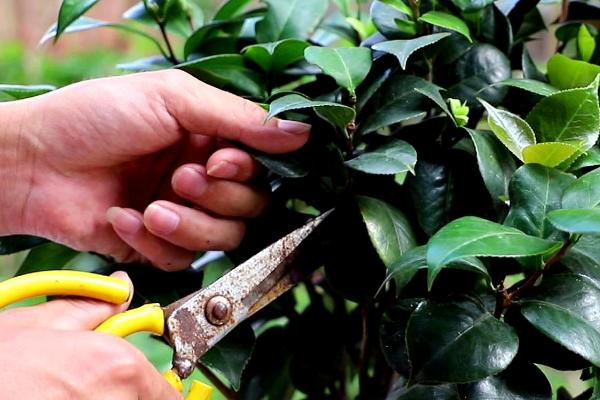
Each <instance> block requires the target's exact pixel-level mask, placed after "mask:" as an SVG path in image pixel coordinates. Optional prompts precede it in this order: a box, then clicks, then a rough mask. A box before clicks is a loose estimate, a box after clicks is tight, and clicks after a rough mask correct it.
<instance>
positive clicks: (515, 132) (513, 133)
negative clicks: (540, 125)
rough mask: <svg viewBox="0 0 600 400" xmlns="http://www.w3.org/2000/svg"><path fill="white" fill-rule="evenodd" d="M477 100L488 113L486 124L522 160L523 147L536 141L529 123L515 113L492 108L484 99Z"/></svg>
mask: <svg viewBox="0 0 600 400" xmlns="http://www.w3.org/2000/svg"><path fill="white" fill-rule="evenodd" d="M479 101H480V102H481V104H483V106H484V107H485V109H486V111H487V113H488V124H489V126H490V128H491V129H492V131H493V132H494V134H495V135H496V137H497V138H498V140H500V141H501V142H502V143H503V144H504V145H505V146H506V147H507V148H508V149H509V150H510V151H511V153H513V154H514V155H515V156H517V157H518V158H519V159H520V160H523V149H524V148H526V147H528V146H531V145H534V144H535V143H536V140H535V133H533V130H532V129H531V127H530V126H529V124H528V123H527V122H525V121H524V120H523V119H521V117H519V116H518V115H516V114H513V113H511V112H509V111H505V110H499V109H497V108H494V107H493V106H492V105H490V104H488V103H487V102H486V101H484V100H479Z"/></svg>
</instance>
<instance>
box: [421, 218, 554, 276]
mask: <svg viewBox="0 0 600 400" xmlns="http://www.w3.org/2000/svg"><path fill="white" fill-rule="evenodd" d="M559 246H560V243H556V242H553V241H550V240H545V239H541V238H538V237H534V236H529V235H526V234H525V233H523V232H521V231H520V230H518V229H515V228H511V227H507V226H504V225H500V224H497V223H495V222H491V221H487V220H485V219H481V218H477V217H463V218H460V219H457V220H455V221H452V222H451V223H449V224H448V225H446V226H445V227H443V228H442V229H440V230H439V231H438V232H437V233H436V234H435V235H434V236H433V237H432V238H431V239H430V240H429V244H428V245H427V264H428V265H429V275H428V282H429V286H430V287H431V285H432V284H433V281H434V279H435V278H436V276H437V274H438V273H439V272H440V270H441V269H442V268H443V267H444V266H445V265H447V264H448V263H450V262H452V261H455V260H459V259H461V258H464V257H470V256H474V257H478V256H481V257H527V256H534V255H539V254H544V253H548V252H551V251H553V250H556V249H557V248H558V247H559Z"/></svg>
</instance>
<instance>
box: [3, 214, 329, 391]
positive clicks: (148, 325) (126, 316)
mask: <svg viewBox="0 0 600 400" xmlns="http://www.w3.org/2000/svg"><path fill="white" fill-rule="evenodd" d="M331 212H332V211H328V212H327V213H324V214H323V215H321V216H320V217H318V218H316V219H314V220H312V221H310V222H308V223H307V224H306V225H304V226H302V227H300V228H298V229H296V230H295V231H293V232H291V233H290V234H288V235H286V236H284V237H282V238H281V239H279V240H278V241H276V242H275V243H273V244H272V245H270V246H269V247H267V248H265V249H264V250H262V251H261V252H259V253H258V254H256V255H255V256H253V257H251V258H250V259H248V260H247V261H245V262H244V263H242V264H241V265H239V266H238V267H237V268H234V269H233V270H232V271H230V272H229V273H227V274H225V275H224V276H222V277H221V278H220V279H219V280H217V281H216V282H214V283H213V284H211V285H209V286H207V287H206V288H204V289H202V290H200V291H198V292H195V293H193V294H191V295H189V296H187V297H185V298H183V299H181V300H178V301H176V302H175V303H172V304H170V305H168V306H166V307H161V305H159V304H146V305H143V306H141V307H139V308H135V309H132V310H129V311H125V312H123V313H120V314H117V315H114V316H113V317H111V318H109V319H108V320H106V321H105V322H103V323H102V324H101V325H100V326H98V327H97V328H96V331H99V332H105V333H110V334H114V335H118V336H120V337H125V336H128V335H130V334H133V333H136V332H150V333H153V334H155V335H159V336H162V337H163V338H164V339H165V340H166V341H167V343H168V344H169V345H170V346H171V347H172V348H173V350H174V355H173V363H172V369H171V370H169V371H167V372H166V373H165V374H164V376H165V378H166V379H167V380H168V381H169V383H170V384H171V385H172V386H173V387H174V388H176V389H177V390H178V391H179V392H181V391H182V390H183V384H182V382H181V379H185V378H187V377H189V376H190V375H191V373H192V372H193V371H194V369H195V367H196V364H197V363H198V361H199V360H200V358H201V357H202V356H203V355H204V354H205V353H206V352H207V351H208V350H209V349H210V348H212V347H213V346H214V345H215V344H216V343H217V342H218V341H219V340H221V339H222V338H223V337H224V336H225V335H227V333H229V332H230V331H231V330H232V329H233V328H235V327H236V326H237V325H239V324H240V323H241V322H242V321H244V320H246V319H247V318H248V317H250V316H252V315H253V314H255V313H256V312H257V311H259V310H260V309H262V308H263V307H265V306H266V305H267V304H269V303H271V302H272V301H273V300H275V299H276V298H278V297H279V296H281V295H282V294H283V293H285V292H287V291H288V290H289V289H291V288H292V287H294V286H295V285H296V284H297V283H298V282H300V281H301V280H303V279H304V278H306V277H307V276H308V275H310V273H311V272H313V271H314V269H315V268H316V267H317V266H318V262H316V260H314V259H313V256H314V255H315V251H314V246H315V245H318V243H319V241H320V239H319V238H320V236H321V235H320V234H318V232H321V231H322V229H321V226H322V225H323V221H324V220H325V219H326V218H327V217H328V216H329V215H330V213H331ZM307 247H310V250H309V251H307ZM53 295H64V296H80V297H86V298H91V299H97V300H102V301H106V302H110V303H114V304H122V303H125V302H126V301H127V300H128V299H129V296H130V293H129V285H128V283H127V282H125V281H123V280H120V279H117V278H111V277H106V276H102V275H97V274H93V273H87V272H78V271H44V272H35V273H31V274H27V275H22V276H18V277H15V278H12V279H9V280H6V281H4V282H0V308H2V307H4V306H6V305H8V304H11V303H14V302H17V301H20V300H23V299H26V298H31V297H36V296H53ZM211 392H212V388H211V387H210V386H208V385H205V384H203V383H201V382H198V381H194V382H193V383H192V385H191V389H190V391H189V393H188V395H187V397H186V400H207V399H208V398H209V397H210V394H211Z"/></svg>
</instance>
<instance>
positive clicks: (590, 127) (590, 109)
mask: <svg viewBox="0 0 600 400" xmlns="http://www.w3.org/2000/svg"><path fill="white" fill-rule="evenodd" d="M527 122H528V123H529V125H531V127H532V128H533V130H534V131H535V133H536V136H537V139H538V142H568V143H570V144H572V145H575V146H580V149H582V150H587V149H589V148H591V147H592V146H593V145H594V144H595V143H596V141H597V140H598V134H599V131H600V110H599V109H598V80H597V79H596V80H595V81H594V82H593V83H592V84H591V85H590V86H587V87H585V88H580V89H571V90H565V91H563V92H558V93H555V94H553V95H551V96H548V97H545V98H543V99H542V100H541V101H540V102H539V103H538V104H536V106H535V107H534V108H533V110H531V112H530V113H529V115H527Z"/></svg>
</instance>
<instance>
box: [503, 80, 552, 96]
mask: <svg viewBox="0 0 600 400" xmlns="http://www.w3.org/2000/svg"><path fill="white" fill-rule="evenodd" d="M495 85H504V86H511V87H516V88H519V89H523V90H527V91H528V92H531V93H535V94H539V95H540V96H550V95H551V94H554V93H556V92H558V89H557V88H555V87H554V86H552V85H549V84H547V83H545V82H540V81H536V80H533V79H507V80H505V81H502V82H498V83H496V84H495Z"/></svg>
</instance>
